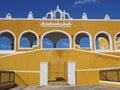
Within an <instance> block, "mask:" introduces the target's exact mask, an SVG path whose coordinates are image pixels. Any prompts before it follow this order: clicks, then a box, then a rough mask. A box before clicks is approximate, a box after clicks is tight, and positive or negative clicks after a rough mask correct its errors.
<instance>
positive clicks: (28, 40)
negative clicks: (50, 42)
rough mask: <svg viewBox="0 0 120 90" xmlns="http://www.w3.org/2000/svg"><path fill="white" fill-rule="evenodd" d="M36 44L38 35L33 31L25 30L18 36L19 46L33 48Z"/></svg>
mask: <svg viewBox="0 0 120 90" xmlns="http://www.w3.org/2000/svg"><path fill="white" fill-rule="evenodd" d="M37 45H38V35H37V34H36V33H35V32H33V31H30V30H28V31H25V32H23V33H22V34H21V35H20V37H19V48H33V47H35V46H37Z"/></svg>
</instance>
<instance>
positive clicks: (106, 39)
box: [95, 32, 112, 51]
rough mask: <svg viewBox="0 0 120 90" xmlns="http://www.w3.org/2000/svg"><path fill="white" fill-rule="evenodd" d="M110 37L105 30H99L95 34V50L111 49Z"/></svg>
mask: <svg viewBox="0 0 120 90" xmlns="http://www.w3.org/2000/svg"><path fill="white" fill-rule="evenodd" d="M111 40H112V39H111V37H110V35H109V34H108V33H106V32H99V33H98V34H96V36H95V50H103V51H105V50H112V41H111Z"/></svg>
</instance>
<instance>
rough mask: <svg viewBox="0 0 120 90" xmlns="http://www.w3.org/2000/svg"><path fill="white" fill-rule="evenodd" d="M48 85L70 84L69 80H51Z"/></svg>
mask: <svg viewBox="0 0 120 90" xmlns="http://www.w3.org/2000/svg"><path fill="white" fill-rule="evenodd" d="M48 85H53V86H63V85H68V83H67V81H65V80H64V81H49V82H48Z"/></svg>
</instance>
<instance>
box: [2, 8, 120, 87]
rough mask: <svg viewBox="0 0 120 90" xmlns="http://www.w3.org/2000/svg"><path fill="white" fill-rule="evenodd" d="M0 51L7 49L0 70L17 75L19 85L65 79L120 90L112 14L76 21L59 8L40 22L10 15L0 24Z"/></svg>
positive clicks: (119, 33)
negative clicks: (118, 88) (110, 16)
mask: <svg viewBox="0 0 120 90" xmlns="http://www.w3.org/2000/svg"><path fill="white" fill-rule="evenodd" d="M5 38H6V39H9V40H6V39H5ZM84 38H86V39H84ZM45 39H46V40H45ZM2 40H3V41H2ZM62 40H63V41H62ZM1 41H2V42H1ZM46 41H47V42H46ZM83 41H85V42H86V44H87V45H86V44H83ZM6 42H8V43H9V47H7V46H6ZM0 47H3V48H5V47H7V48H8V49H7V50H4V49H3V48H0V70H1V71H13V72H15V82H16V84H17V85H41V86H42V85H48V84H49V82H50V81H61V80H64V81H66V82H67V83H68V84H69V85H108V86H112V87H120V70H119V69H120V61H119V60H120V53H119V52H120V21H119V20H111V19H110V18H109V16H108V15H106V16H105V18H104V19H88V18H87V14H86V13H83V15H82V19H73V18H71V17H70V15H69V14H68V13H67V12H66V11H62V10H61V9H60V8H59V6H57V8H56V9H55V10H54V11H52V10H51V11H50V12H48V13H47V14H46V16H44V17H43V18H41V19H35V18H34V17H33V13H32V12H30V13H29V14H28V18H19V19H18V18H12V16H11V15H10V14H7V15H6V18H1V19H0Z"/></svg>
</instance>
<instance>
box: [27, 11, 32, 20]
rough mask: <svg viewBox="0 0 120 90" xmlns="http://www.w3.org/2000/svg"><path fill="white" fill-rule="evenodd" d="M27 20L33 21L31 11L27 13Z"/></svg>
mask: <svg viewBox="0 0 120 90" xmlns="http://www.w3.org/2000/svg"><path fill="white" fill-rule="evenodd" d="M28 19H33V13H32V11H30V12H29V13H28Z"/></svg>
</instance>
